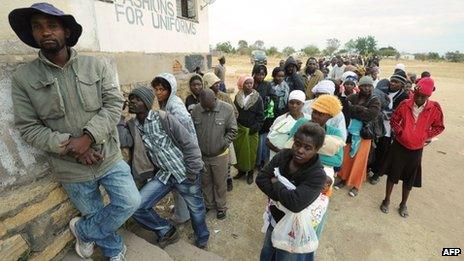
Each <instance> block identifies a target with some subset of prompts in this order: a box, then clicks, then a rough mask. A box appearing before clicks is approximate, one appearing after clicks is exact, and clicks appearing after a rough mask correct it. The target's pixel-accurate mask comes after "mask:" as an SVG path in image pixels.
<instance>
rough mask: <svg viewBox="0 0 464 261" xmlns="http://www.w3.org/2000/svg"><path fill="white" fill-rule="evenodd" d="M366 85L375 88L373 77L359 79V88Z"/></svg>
mask: <svg viewBox="0 0 464 261" xmlns="http://www.w3.org/2000/svg"><path fill="white" fill-rule="evenodd" d="M366 84H367V85H371V86H374V80H373V79H372V77H370V76H363V77H361V79H359V83H358V85H359V86H361V85H366Z"/></svg>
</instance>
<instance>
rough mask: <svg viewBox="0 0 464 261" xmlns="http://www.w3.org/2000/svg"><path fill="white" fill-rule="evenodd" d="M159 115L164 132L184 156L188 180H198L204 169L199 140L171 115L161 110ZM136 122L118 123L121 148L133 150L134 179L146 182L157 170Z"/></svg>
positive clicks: (133, 119) (122, 121) (132, 120)
mask: <svg viewBox="0 0 464 261" xmlns="http://www.w3.org/2000/svg"><path fill="white" fill-rule="evenodd" d="M157 113H159V116H160V119H161V125H162V126H163V129H164V131H165V132H166V133H167V134H168V136H169V138H170V139H171V140H172V141H173V142H174V145H175V146H176V147H178V148H179V149H180V150H181V151H182V154H183V155H184V162H185V167H186V169H187V173H186V174H187V178H188V179H189V180H196V178H197V175H199V174H200V173H201V171H202V170H203V167H204V164H203V161H202V159H201V151H200V148H199V147H198V142H197V140H195V139H194V137H192V135H189V132H188V131H187V130H186V129H185V127H184V126H183V125H182V124H181V123H180V122H179V121H178V120H177V119H175V118H174V117H173V116H172V115H171V114H169V113H168V112H165V111H161V110H160V111H157ZM136 120H137V119H135V118H132V119H130V120H129V121H127V123H126V122H124V120H121V121H120V122H119V123H118V132H119V140H120V143H121V148H131V149H132V160H131V169H132V175H133V176H134V179H136V180H146V179H148V178H152V177H153V176H154V175H155V174H156V172H157V170H156V169H157V168H156V166H154V165H153V163H152V161H151V159H150V157H149V156H148V153H147V151H146V149H145V145H144V144H143V141H142V138H141V136H140V133H139V130H138V128H137V127H136V125H135V121H136Z"/></svg>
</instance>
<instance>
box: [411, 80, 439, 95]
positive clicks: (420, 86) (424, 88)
mask: <svg viewBox="0 0 464 261" xmlns="http://www.w3.org/2000/svg"><path fill="white" fill-rule="evenodd" d="M415 89H416V92H419V93H422V94H424V95H427V96H429V97H430V96H432V93H433V91H434V90H435V82H434V81H433V79H432V78H430V77H424V78H421V79H420V80H419V82H417V84H416V88H415Z"/></svg>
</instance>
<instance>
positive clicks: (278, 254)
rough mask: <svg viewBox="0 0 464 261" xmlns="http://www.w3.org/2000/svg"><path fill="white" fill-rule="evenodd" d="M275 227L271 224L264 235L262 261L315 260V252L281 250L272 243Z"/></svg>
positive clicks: (260, 258) (260, 257)
mask: <svg viewBox="0 0 464 261" xmlns="http://www.w3.org/2000/svg"><path fill="white" fill-rule="evenodd" d="M273 229H274V228H273V227H272V226H269V227H268V229H267V232H266V236H265V237H264V244H263V249H261V255H260V256H259V260H261V261H270V260H272V261H313V260H314V252H311V253H306V254H297V253H289V252H287V251H284V250H280V249H278V248H275V247H274V246H273V245H272V240H271V237H272V230H273Z"/></svg>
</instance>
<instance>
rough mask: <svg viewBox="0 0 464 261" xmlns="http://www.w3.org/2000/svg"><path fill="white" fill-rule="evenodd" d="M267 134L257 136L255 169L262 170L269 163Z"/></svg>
mask: <svg viewBox="0 0 464 261" xmlns="http://www.w3.org/2000/svg"><path fill="white" fill-rule="evenodd" d="M268 134H269V133H263V134H259V142H258V152H257V154H256V167H258V168H262V167H264V166H265V165H266V164H267V163H268V162H269V157H270V156H269V154H270V150H269V147H268V146H267V144H266V139H267V135H268Z"/></svg>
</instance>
